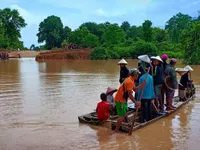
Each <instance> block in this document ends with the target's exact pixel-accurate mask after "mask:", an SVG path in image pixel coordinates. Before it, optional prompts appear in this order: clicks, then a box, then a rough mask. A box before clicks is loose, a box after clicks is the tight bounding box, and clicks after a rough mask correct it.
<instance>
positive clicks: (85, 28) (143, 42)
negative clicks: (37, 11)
mask: <svg viewBox="0 0 200 150" xmlns="http://www.w3.org/2000/svg"><path fill="white" fill-rule="evenodd" d="M51 17H53V18H54V19H55V18H57V19H56V20H57V21H55V20H54V21H53V23H51ZM199 18H200V15H199V16H197V17H196V18H192V17H191V16H189V15H187V14H182V13H178V14H176V15H174V16H172V17H171V18H170V19H169V20H168V21H167V22H166V25H165V29H162V28H158V27H153V24H152V22H151V21H150V20H145V21H144V23H143V24H142V25H141V26H135V25H133V26H132V25H131V24H130V23H129V22H128V21H124V22H123V23H122V24H121V25H120V26H119V25H118V24H116V23H114V24H112V23H109V22H105V23H100V24H97V23H94V22H86V23H83V24H81V25H80V27H79V28H78V29H76V30H74V31H71V29H70V28H69V27H64V28H63V25H62V22H61V20H60V18H59V17H56V16H50V17H47V18H46V19H45V20H44V21H43V22H41V24H40V28H39V33H38V35H40V34H41V31H42V32H43V33H42V34H44V36H46V39H45V38H43V40H41V38H40V36H39V39H38V40H39V41H40V42H43V41H46V47H47V48H48V49H52V48H54V47H58V48H59V47H61V46H62V47H64V48H66V47H67V45H69V44H76V45H79V46H80V47H82V48H95V49H94V51H93V52H92V53H91V55H90V59H119V58H137V56H138V55H141V54H148V55H150V56H153V55H161V54H163V53H167V54H168V55H169V56H170V57H176V58H185V59H184V60H185V61H186V62H187V63H200V61H199V59H198V58H200V54H199V53H200V52H199V47H200V46H199V43H198V42H199V41H200V37H199V22H200V19H199ZM44 22H48V24H47V23H44ZM41 26H44V27H46V28H47V31H46V30H44V29H41ZM52 26H55V27H52ZM51 27H52V28H51ZM61 31H62V32H61ZM49 33H52V35H51V36H49V35H48V34H49ZM47 35H48V36H47ZM48 38H49V40H48ZM58 39H59V42H58V44H57V45H55V44H53V43H56V42H54V41H56V40H58ZM50 43H51V44H50ZM188 56H189V57H188Z"/></svg>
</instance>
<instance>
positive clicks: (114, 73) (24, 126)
mask: <svg viewBox="0 0 200 150" xmlns="http://www.w3.org/2000/svg"><path fill="white" fill-rule="evenodd" d="M117 62H118V60H107V61H90V60H63V61H47V62H40V63H38V62H35V60H34V59H29V58H28V59H20V60H9V61H0V112H1V113H0V133H1V134H0V150H1V149H5V150H11V149H15V150H26V149H31V150H32V149H37V150H40V149H52V150H55V149H56V150H60V149H101V150H104V149H105V150H106V149H120V150H121V149H124V150H127V149H153V150H154V149H192V150H193V149H199V148H200V146H199V142H200V140H199V139H200V136H199V135H200V130H199V126H200V119H199V118H200V112H199V110H200V95H198V90H199V88H197V97H196V98H195V100H194V101H192V102H190V103H189V104H187V105H185V106H184V107H183V108H182V109H180V110H178V111H177V112H176V113H174V114H173V115H170V116H168V117H166V118H164V119H161V120H159V121H157V122H155V123H154V124H151V125H149V126H148V127H145V128H143V129H141V130H137V131H135V132H134V134H133V135H132V136H131V137H130V136H128V135H127V134H123V133H120V134H116V133H114V132H113V131H112V130H110V129H109V128H108V127H99V126H88V125H83V124H79V123H78V119H77V116H79V115H82V114H85V113H88V112H91V111H93V110H94V108H95V107H96V104H97V102H98V101H99V95H100V93H101V92H104V91H106V89H107V87H108V86H111V87H115V88H117V87H118V86H119V83H118V78H119V67H118V66H117V65H116V64H117ZM128 62H129V65H128V67H129V68H132V67H136V66H137V60H128ZM178 66H179V67H183V66H184V65H183V64H181V63H179V64H178ZM192 67H193V68H194V70H195V71H194V72H193V73H192V78H193V80H194V81H195V83H196V84H200V77H199V75H198V72H199V71H200V68H199V67H200V66H192Z"/></svg>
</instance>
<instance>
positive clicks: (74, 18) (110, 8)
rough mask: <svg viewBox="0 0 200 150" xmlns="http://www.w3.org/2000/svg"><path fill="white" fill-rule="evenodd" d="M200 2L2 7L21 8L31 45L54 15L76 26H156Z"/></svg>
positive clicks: (15, 0) (19, 2)
mask: <svg viewBox="0 0 200 150" xmlns="http://www.w3.org/2000/svg"><path fill="white" fill-rule="evenodd" d="M199 6H200V0H0V9H3V8H6V7H9V8H12V9H18V11H19V12H20V14H21V16H23V18H24V19H25V21H26V23H27V24H28V25H27V27H26V28H24V29H22V32H21V33H22V40H23V41H24V45H25V46H26V47H28V48H29V47H30V45H31V44H35V45H38V43H37V36H36V34H37V33H38V27H39V23H40V22H41V21H43V20H44V19H45V18H46V17H47V16H50V15H56V16H59V17H60V18H61V20H62V22H63V24H64V26H69V27H70V28H72V29H76V28H78V27H79V26H80V25H81V24H82V23H84V22H87V21H91V22H97V23H101V22H106V21H109V22H112V23H113V22H115V23H118V24H121V23H122V22H123V21H128V22H129V23H130V24H131V25H141V24H142V23H143V22H144V20H147V19H148V20H151V21H152V22H153V26H159V27H164V25H165V23H166V21H167V20H169V18H171V17H172V16H173V15H175V14H176V13H178V12H182V13H187V14H189V15H191V16H192V17H194V16H197V11H198V10H199V9H200V7H199Z"/></svg>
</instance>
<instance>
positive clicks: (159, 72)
mask: <svg viewBox="0 0 200 150" xmlns="http://www.w3.org/2000/svg"><path fill="white" fill-rule="evenodd" d="M138 60H139V61H138V68H133V69H130V70H129V69H128V68H127V67H126V66H127V64H128V63H127V62H126V61H125V60H124V59H122V60H121V61H120V62H119V63H118V65H120V79H119V82H120V87H119V88H118V90H116V89H111V88H108V89H107V92H106V93H102V94H101V96H100V97H101V99H102V102H100V103H98V105H97V109H96V111H97V116H98V118H99V120H106V119H108V117H109V116H110V113H111V115H114V114H116V113H117V115H118V116H119V118H118V120H117V125H116V129H115V131H116V132H117V131H118V130H119V128H120V126H121V124H122V122H127V115H128V105H127V100H128V98H129V99H130V100H131V101H132V102H133V103H135V106H136V107H137V108H140V109H141V110H142V115H141V117H140V119H141V122H145V121H149V120H151V119H152V108H153V107H154V109H156V110H157V111H159V112H164V111H165V109H164V108H165V107H164V97H165V96H166V111H171V110H174V109H175V108H176V107H175V106H173V105H172V100H173V97H174V93H175V89H177V88H178V86H181V87H182V88H187V86H188V83H189V81H191V80H190V79H189V75H188V74H189V73H190V71H192V68H191V67H190V66H187V67H185V68H177V69H175V65H176V63H177V60H176V59H174V58H172V59H171V60H170V61H169V64H168V63H167V60H168V56H167V55H166V54H163V55H162V56H161V57H160V56H156V57H151V58H149V57H148V55H142V56H139V57H138ZM176 73H179V74H180V75H181V80H180V84H178V81H177V75H176ZM116 91H117V93H116V95H115V97H114V98H113V96H112V95H113V93H114V92H116ZM133 91H134V93H135V94H134V93H133ZM181 100H184V99H181ZM102 116H104V117H102Z"/></svg>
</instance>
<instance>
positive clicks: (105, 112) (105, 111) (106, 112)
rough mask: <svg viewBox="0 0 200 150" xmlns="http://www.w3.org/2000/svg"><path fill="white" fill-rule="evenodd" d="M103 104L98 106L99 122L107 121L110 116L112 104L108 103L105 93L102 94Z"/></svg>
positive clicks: (100, 103)
mask: <svg viewBox="0 0 200 150" xmlns="http://www.w3.org/2000/svg"><path fill="white" fill-rule="evenodd" d="M100 98H101V100H102V101H101V102H99V103H98V104H97V108H96V112H97V117H98V119H99V120H101V121H103V120H107V119H108V118H109V116H110V104H109V103H107V102H106V101H107V95H106V94H105V93H101V95H100Z"/></svg>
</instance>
